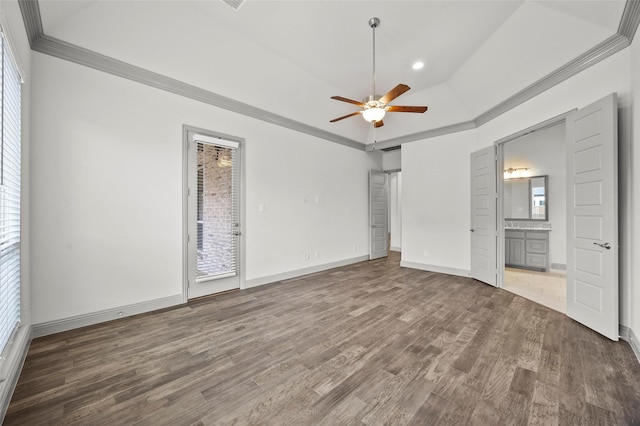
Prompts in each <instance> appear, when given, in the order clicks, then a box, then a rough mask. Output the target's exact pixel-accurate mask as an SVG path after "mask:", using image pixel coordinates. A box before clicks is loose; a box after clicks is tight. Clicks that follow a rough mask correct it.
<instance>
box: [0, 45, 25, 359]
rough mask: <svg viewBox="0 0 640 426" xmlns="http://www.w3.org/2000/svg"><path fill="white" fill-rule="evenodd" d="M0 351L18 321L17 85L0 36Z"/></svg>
mask: <svg viewBox="0 0 640 426" xmlns="http://www.w3.org/2000/svg"><path fill="white" fill-rule="evenodd" d="M0 39H1V40H0V48H1V49H2V53H1V60H0V62H1V64H0V73H2V75H1V77H0V83H1V84H0V118H1V126H2V128H1V130H0V139H1V141H0V352H2V351H3V350H4V349H5V347H6V345H7V343H8V342H9V340H10V338H11V335H12V334H13V332H14V330H15V329H16V327H17V326H18V324H19V323H20V141H21V134H20V128H21V114H20V105H21V101H20V89H21V88H20V84H21V77H20V74H19V72H18V68H17V66H16V64H15V62H14V60H13V58H12V56H11V51H10V49H9V48H8V45H7V41H6V39H5V37H4V34H3V35H2V37H0Z"/></svg>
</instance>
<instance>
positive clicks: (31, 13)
mask: <svg viewBox="0 0 640 426" xmlns="http://www.w3.org/2000/svg"><path fill="white" fill-rule="evenodd" d="M18 3H19V5H20V10H21V13H22V17H23V20H24V25H25V29H26V32H27V36H28V37H29V42H30V44H31V49H32V50H34V51H36V52H40V53H44V54H47V55H51V56H54V57H57V58H59V59H63V60H67V61H71V62H74V63H77V64H79V65H84V66H87V67H90V68H93V69H96V70H99V71H103V72H106V73H109V74H112V75H116V76H119V77H122V78H126V79H128V80H132V81H135V82H138V83H141V84H145V85H147V86H151V87H154V88H157V89H160V90H165V91H167V92H171V93H174V94H177V95H180V96H184V97H187V98H190V99H194V100H197V101H200V102H204V103H206V104H209V105H213V106H216V107H219V108H223V109H226V110H228V111H232V112H236V113H238V114H242V115H246V116H248V117H252V118H255V119H258V120H261V121H265V122H267V123H271V124H275V125H278V126H282V127H285V128H288V129H291V130H295V131H298V132H301V133H305V134H308V135H311V136H315V137H318V138H320V139H325V140H327V141H331V142H335V143H338V144H340V145H344V146H348V147H351V148H355V149H358V150H366V151H374V150H375V149H383V148H390V147H393V146H397V145H401V144H403V143H407V142H414V141H418V140H423V139H429V138H433V137H437V136H442V135H446V134H449V133H456V132H460V131H464V130H469V129H473V128H477V127H480V126H482V125H483V124H485V123H487V122H489V121H491V120H493V119H495V118H496V117H499V116H500V115H502V114H504V113H506V112H507V111H509V110H511V109H513V108H515V107H517V106H518V105H520V104H522V103H524V102H526V101H528V100H529V99H531V98H533V97H535V96H537V95H539V94H541V93H543V92H545V91H546V90H549V89H550V88H552V87H554V86H556V85H557V84H560V83H562V82H563V81H565V80H567V79H568V78H570V77H572V76H574V75H576V74H578V73H580V72H581V71H584V70H585V69H587V68H589V67H591V66H592V65H595V64H597V63H598V62H600V61H602V60H604V59H606V58H608V57H610V56H611V55H613V54H615V53H617V52H619V51H620V50H622V49H624V48H626V47H628V46H629V45H630V44H631V41H632V40H633V37H634V35H635V33H636V31H637V29H638V25H640V0H627V2H626V4H625V8H624V11H623V14H622V18H621V20H620V25H619V27H618V31H617V33H616V34H615V35H613V36H611V37H609V38H608V39H607V40H605V41H603V42H602V43H600V44H598V45H596V46H594V47H593V48H591V49H589V50H588V51H587V52H585V53H583V54H582V55H580V56H578V57H577V58H575V59H574V60H572V61H570V62H568V63H567V64H565V65H563V66H561V67H560V68H558V69H557V70H555V71H553V72H551V73H550V74H548V75H546V76H545V77H543V78H541V79H540V80H538V81H536V82H534V83H533V84H531V85H529V86H528V87H526V88H525V89H523V90H521V91H519V92H518V93H516V94H515V95H513V96H511V97H509V98H507V99H506V100H504V101H502V102H500V103H499V104H498V105H496V106H494V107H493V108H491V109H489V110H487V111H486V112H484V113H482V114H480V115H479V116H478V117H476V118H475V119H474V120H471V121H465V122H462V123H456V124H452V125H448V126H443V127H439V128H436V129H431V130H426V131H423V132H418V133H413V134H410V135H405V136H399V137H396V138H392V139H387V140H383V141H379V142H376V143H375V147H374V144H368V145H366V146H365V145H363V144H362V143H360V142H357V141H355V140H353V139H349V138H346V137H343V136H340V135H336V134H335V133H331V132H327V131H325V130H322V129H318V128H317V127H313V126H309V125H307V124H304V123H301V122H299V121H296V120H292V119H290V118H287V117H284V116H281V115H278V114H274V113H272V112H270V111H267V110H264V109H261V108H257V107H254V106H251V105H249V104H245V103H243V102H239V101H236V100H234V99H231V98H228V97H225V96H222V95H219V94H217V93H214V92H211V91H208V90H205V89H202V88H199V87H197V86H193V85H191V84H187V83H184V82H182V81H179V80H176V79H173V78H170V77H167V76H164V75H162V74H158V73H155V72H152V71H149V70H146V69H144V68H141V67H137V66H135V65H131V64H129V63H126V62H123V61H120V60H117V59H114V58H111V57H109V56H105V55H101V54H99V53H96V52H93V51H91V50H88V49H85V48H82V47H80V46H77V45H74V44H71V43H67V42H65V41H62V40H58V39H56V38H53V37H49V36H47V35H45V34H44V32H43V28H42V18H41V16H40V7H39V5H38V0H18Z"/></svg>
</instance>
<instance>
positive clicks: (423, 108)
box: [387, 105, 429, 112]
mask: <svg viewBox="0 0 640 426" xmlns="http://www.w3.org/2000/svg"><path fill="white" fill-rule="evenodd" d="M427 109H429V107H426V106H399V105H389V106H388V107H387V111H389V112H425V111H426V110H427Z"/></svg>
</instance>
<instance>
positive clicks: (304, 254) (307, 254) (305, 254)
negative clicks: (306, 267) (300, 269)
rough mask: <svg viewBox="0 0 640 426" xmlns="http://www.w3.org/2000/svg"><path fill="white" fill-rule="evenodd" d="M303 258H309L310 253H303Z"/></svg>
mask: <svg viewBox="0 0 640 426" xmlns="http://www.w3.org/2000/svg"><path fill="white" fill-rule="evenodd" d="M302 260H309V253H307V252H304V253H302Z"/></svg>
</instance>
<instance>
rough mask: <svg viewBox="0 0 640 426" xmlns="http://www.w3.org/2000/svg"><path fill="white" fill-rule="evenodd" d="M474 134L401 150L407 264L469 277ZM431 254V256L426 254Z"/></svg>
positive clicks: (445, 138) (440, 138)
mask: <svg viewBox="0 0 640 426" xmlns="http://www.w3.org/2000/svg"><path fill="white" fill-rule="evenodd" d="M475 133H476V132H475V130H469V131H465V132H459V133H453V134H450V135H446V136H440V137H437V138H432V139H427V140H424V141H418V142H411V143H407V144H403V145H402V204H403V205H402V262H403V263H404V264H405V265H406V266H414V267H424V268H425V269H432V270H439V271H443V272H450V273H453V274H461V275H466V274H467V273H468V270H469V265H470V259H469V251H470V238H469V221H470V214H471V213H470V208H471V207H470V193H471V190H470V182H469V164H470V163H469V155H470V154H471V152H473V151H475V149H476V139H475V137H476V134H475ZM425 252H426V253H425Z"/></svg>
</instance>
